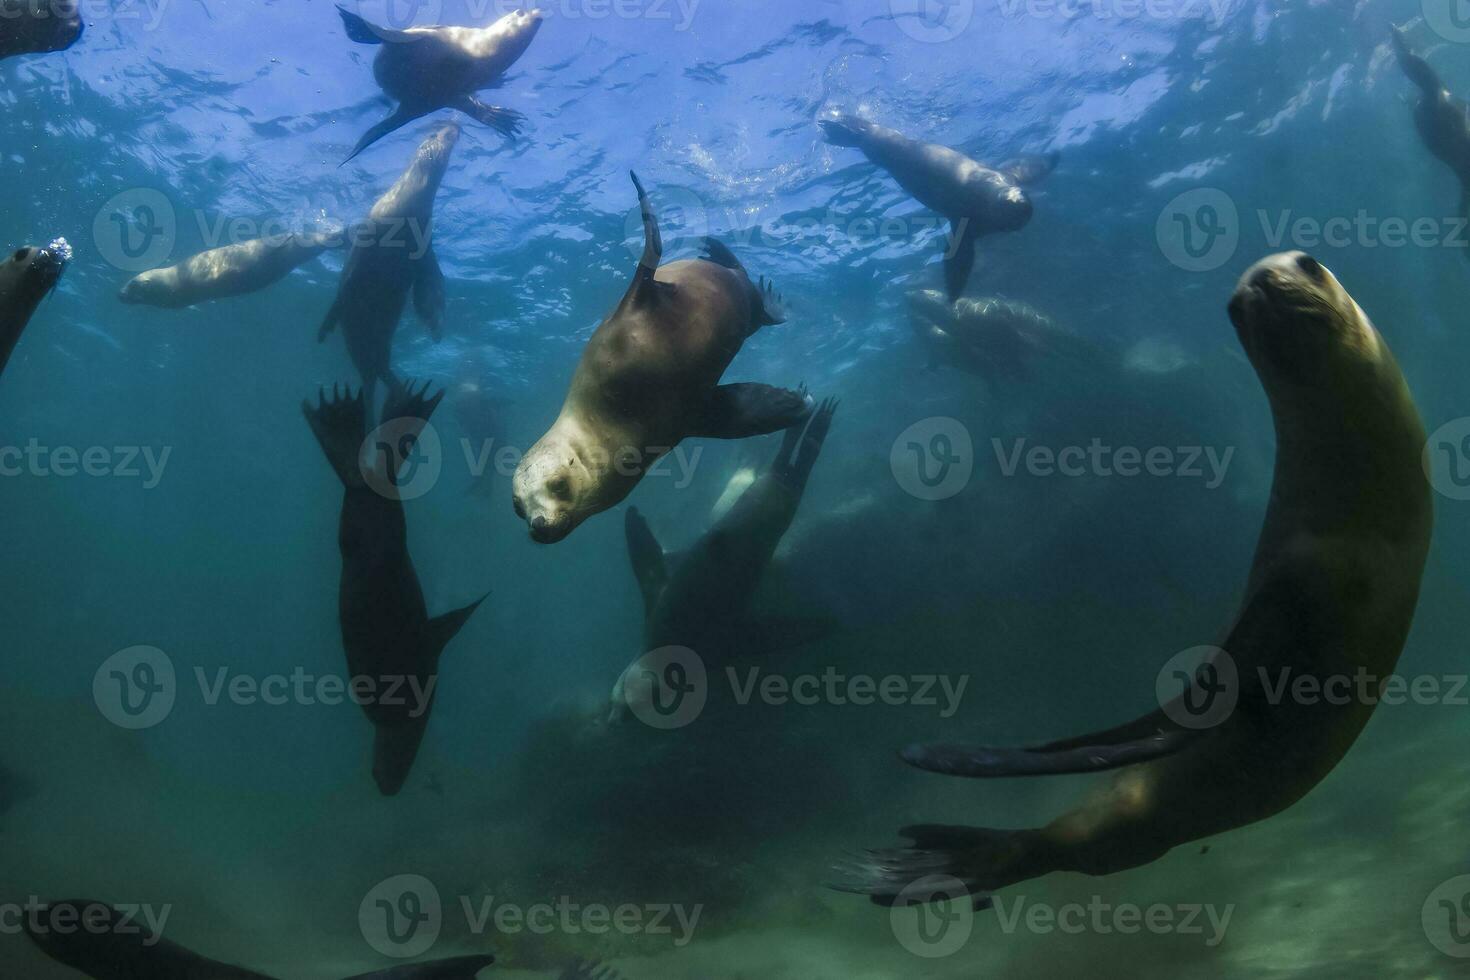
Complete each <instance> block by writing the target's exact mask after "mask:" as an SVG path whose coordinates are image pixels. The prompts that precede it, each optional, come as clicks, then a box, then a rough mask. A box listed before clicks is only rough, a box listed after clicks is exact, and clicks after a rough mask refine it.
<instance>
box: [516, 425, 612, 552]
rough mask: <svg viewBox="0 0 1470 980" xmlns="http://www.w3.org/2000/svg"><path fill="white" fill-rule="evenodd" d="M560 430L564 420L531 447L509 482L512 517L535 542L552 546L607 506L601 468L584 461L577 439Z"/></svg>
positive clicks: (562, 429)
mask: <svg viewBox="0 0 1470 980" xmlns="http://www.w3.org/2000/svg"><path fill="white" fill-rule="evenodd" d="M564 430H565V426H564V425H563V424H558V425H556V426H553V427H552V429H551V431H550V432H548V433H546V435H544V436H542V437H541V441H540V442H538V443H536V445H534V446H532V447H531V451H530V452H528V453H526V456H525V458H524V459H522V460H521V463H520V465H519V466H517V467H516V474H515V480H514V481H513V483H512V491H513V494H514V499H513V503H514V505H515V511H516V516H517V517H519V518H520V519H521V520H523V521H525V522H526V527H527V528H529V529H530V531H531V540H533V541H535V542H537V543H538V544H555V543H556V542H558V541H560V540H562V539H563V538H565V537H566V536H567V535H568V534H571V533H572V532H573V531H574V530H576V528H577V525H579V524H581V523H582V522H583V521H585V520H586V519H587V518H589V517H591V516H592V515H593V514H597V513H600V512H602V511H604V510H606V509H607V506H606V505H605V504H604V503H603V502H602V498H603V496H604V487H603V483H604V482H605V477H606V474H605V473H604V472H603V470H604V467H598V466H593V465H589V457H588V454H587V453H586V452H585V451H584V450H583V449H582V448H581V447H580V445H579V440H576V439H573V438H570V437H569V436H568V434H567V433H566V432H565V431H564Z"/></svg>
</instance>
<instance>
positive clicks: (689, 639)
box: [611, 399, 837, 721]
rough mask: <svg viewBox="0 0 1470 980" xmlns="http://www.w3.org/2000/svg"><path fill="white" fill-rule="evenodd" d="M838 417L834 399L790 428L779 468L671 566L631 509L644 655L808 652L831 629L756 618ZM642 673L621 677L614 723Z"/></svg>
mask: <svg viewBox="0 0 1470 980" xmlns="http://www.w3.org/2000/svg"><path fill="white" fill-rule="evenodd" d="M836 411H837V403H836V402H835V401H832V400H830V399H829V400H827V401H825V402H823V403H822V405H821V407H820V408H818V409H817V411H816V412H815V413H814V414H813V415H812V417H811V419H810V420H809V421H808V422H807V423H806V424H802V423H798V424H797V425H793V426H792V427H791V428H789V429H787V430H786V436H785V438H784V439H783V440H782V441H781V449H780V451H779V452H778V453H777V454H776V458H775V460H773V461H772V463H771V466H770V469H768V470H767V471H766V472H765V473H763V474H762V475H761V476H760V477H759V478H757V479H756V481H755V482H754V483H752V484H751V485H750V486H749V487H748V488H747V489H746V490H745V492H744V493H742V494H741V495H740V498H739V499H738V500H737V501H736V502H735V504H734V505H733V506H732V507H731V508H730V510H729V511H728V512H726V513H725V514H724V515H723V516H722V517H721V518H720V519H719V520H718V521H717V522H716V523H715V526H714V527H712V528H710V530H709V531H707V532H706V533H705V534H704V536H703V537H701V538H700V539H699V540H698V541H697V542H696V543H695V544H694V546H693V547H692V548H690V549H689V550H688V551H687V552H685V553H684V554H683V555H681V556H680V557H679V560H678V562H677V563H674V564H673V565H672V567H671V566H670V562H669V561H668V558H667V556H666V555H665V553H664V550H663V548H662V547H661V546H660V545H659V543H658V539H657V538H655V537H654V536H653V531H652V530H651V529H650V528H649V526H648V522H647V521H645V520H644V519H643V515H642V514H640V513H638V509H637V508H636V507H632V508H629V509H628V516H627V520H626V523H625V529H626V533H627V538H628V555H629V557H630V558H631V559H632V562H633V573H634V574H635V575H636V576H637V578H638V586H639V588H640V590H641V591H642V593H643V606H644V649H645V650H658V649H660V648H663V647H670V646H680V647H686V648H688V649H691V650H693V651H694V652H695V653H697V654H699V655H700V657H701V658H702V659H703V660H704V661H705V663H706V664H707V665H709V664H711V663H714V662H720V661H724V660H727V659H729V657H730V656H732V655H734V654H735V653H737V652H744V653H754V654H760V653H766V652H770V651H773V650H776V649H780V648H785V647H792V646H800V645H802V644H803V643H808V642H812V641H814V640H816V639H818V638H820V637H821V636H822V635H824V634H825V633H827V632H829V631H830V629H831V627H832V623H831V621H830V620H828V619H824V618H818V617H805V618H802V619H800V620H793V619H775V618H772V617H761V616H755V617H753V616H751V615H750V613H749V610H750V604H751V599H752V597H753V596H754V595H755V591H756V587H757V586H758V585H759V584H760V581H761V578H762V577H763V576H764V575H765V573H766V569H767V568H768V567H769V566H770V564H771V559H772V558H773V557H774V556H775V554H776V547H777V546H778V545H779V544H780V543H781V538H782V537H783V536H785V534H786V531H787V530H788V529H789V528H790V527H791V522H792V521H793V520H794V519H795V518H796V509H797V507H798V506H799V505H800V504H801V498H802V494H803V493H805V491H806V484H807V480H808V478H809V477H810V476H811V472H812V467H813V466H815V465H816V462H817V457H818V456H819V455H820V454H821V452H822V445H823V443H824V442H825V441H826V439H827V433H828V431H829V430H830V429H831V427H832V415H833V413H834V412H836ZM643 669H644V667H643V664H642V661H641V658H640V660H639V661H635V662H634V663H633V664H632V665H631V666H629V667H628V669H627V670H625V671H624V672H623V675H622V676H621V677H620V678H618V682H617V685H616V686H615V687H614V689H613V695H612V716H611V717H612V720H615V721H616V720H620V719H622V718H623V717H624V715H625V714H626V712H627V710H628V708H629V707H630V703H629V700H628V699H629V698H630V697H632V696H635V695H634V694H633V691H632V689H630V687H629V685H628V682H629V681H630V680H631V679H632V678H633V676H635V674H636V673H637V672H639V671H641V670H643Z"/></svg>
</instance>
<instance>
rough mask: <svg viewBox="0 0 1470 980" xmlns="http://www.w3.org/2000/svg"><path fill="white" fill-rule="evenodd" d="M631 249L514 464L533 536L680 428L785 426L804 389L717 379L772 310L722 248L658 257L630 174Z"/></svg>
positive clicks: (653, 457)
mask: <svg viewBox="0 0 1470 980" xmlns="http://www.w3.org/2000/svg"><path fill="white" fill-rule="evenodd" d="M633 184H634V186H635V187H636V188H637V191H638V203H639V207H640V209H641V211H642V216H643V233H644V247H643V257H642V259H641V260H640V261H639V263H638V271H637V272H636V273H635V274H634V276H633V283H632V285H630V286H629V287H628V291H627V292H626V293H625V294H624V296H623V299H622V302H620V303H619V304H618V306H617V309H615V310H614V311H613V312H612V313H611V314H610V315H609V316H608V317H607V319H605V320H603V321H602V324H601V325H600V326H598V328H597V330H596V332H595V333H593V335H592V339H591V340H590V341H588V343H587V348H586V350H584V351H583V353H582V359H581V361H580V363H579V364H578V365H577V371H576V374H575V375H574V376H573V378H572V384H571V388H570V390H569V391H568V392H567V397H566V401H565V402H564V403H563V405H562V409H561V414H560V415H559V416H558V417H557V419H556V422H555V423H554V424H553V425H552V427H551V429H550V430H549V431H547V433H546V434H545V435H543V436H542V437H541V439H540V440H539V441H537V443H536V445H534V446H532V447H531V451H530V452H528V453H527V454H526V456H525V458H523V459H522V460H521V463H520V465H519V466H518V467H517V468H516V473H515V481H514V495H515V499H514V503H515V510H516V514H517V515H519V516H520V517H521V518H522V519H523V520H524V521H526V523H527V525H528V526H529V528H530V532H531V537H532V539H533V540H535V541H538V542H541V543H542V544H550V543H553V542H556V541H560V540H562V539H563V538H565V537H566V536H567V535H568V534H571V533H572V531H573V530H575V529H576V528H577V526H578V525H580V524H581V523H582V522H583V521H585V520H586V519H587V518H589V517H591V516H592V515H594V514H598V513H601V512H602V511H605V510H607V509H608V508H610V507H613V506H615V505H617V504H618V503H619V502H621V501H622V500H623V499H624V498H626V497H627V496H628V494H629V493H631V492H632V490H633V488H634V487H635V486H637V484H638V482H639V481H640V480H641V479H642V478H643V475H644V474H645V473H646V472H648V469H649V467H651V466H652V465H653V464H654V463H655V462H657V461H658V460H659V459H660V458H661V457H662V456H663V455H664V454H665V453H668V452H670V451H672V449H673V448H674V447H675V446H677V445H678V444H679V443H680V442H681V441H683V440H684V439H686V438H689V437H691V436H705V437H707V438H712V439H744V438H747V437H749V436H756V435H764V434H766V433H768V432H777V431H779V430H781V429H786V428H790V427H791V426H792V425H795V424H796V423H797V422H799V421H801V419H802V418H804V417H805V416H806V415H807V414H808V413H809V412H810V411H811V406H810V403H809V401H808V399H807V398H806V397H805V396H803V395H801V394H798V393H797V392H794V391H789V390H786V389H782V388H773V387H771V386H770V385H763V384H727V385H721V384H720V378H721V376H722V375H723V374H724V373H725V369H726V368H728V367H729V366H730V362H731V361H732V360H733V359H734V358H735V355H736V354H737V353H739V352H740V347H741V345H742V344H744V343H745V341H746V340H747V339H748V338H749V337H750V336H751V335H752V334H754V333H755V332H756V331H757V330H759V329H760V328H761V327H763V326H770V325H773V324H777V323H781V322H783V320H784V317H783V314H782V313H781V310H780V302H779V300H778V298H777V297H776V294H775V293H774V291H773V290H772V289H771V288H770V287H769V286H767V287H766V288H765V289H761V288H760V287H759V286H757V285H756V284H755V283H754V282H752V281H751V279H750V276H749V275H747V274H746V271H745V267H744V266H742V265H741V264H740V260H739V259H737V258H735V256H734V254H732V253H731V252H730V250H729V249H728V248H726V247H725V246H724V245H722V244H720V243H719V242H717V241H715V240H714V239H712V238H710V239H706V240H705V254H704V256H703V257H701V258H698V259H684V260H680V261H677V262H670V263H669V264H668V265H663V266H661V265H659V260H660V258H661V257H662V255H663V240H662V238H661V236H660V234H659V228H658V219H657V218H656V217H655V216H654V213H653V209H652V207H651V205H650V204H649V202H648V195H647V194H645V193H644V191H643V185H642V184H641V183H639V181H638V177H637V175H636V174H635V175H633Z"/></svg>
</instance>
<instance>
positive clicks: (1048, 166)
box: [997, 150, 1062, 187]
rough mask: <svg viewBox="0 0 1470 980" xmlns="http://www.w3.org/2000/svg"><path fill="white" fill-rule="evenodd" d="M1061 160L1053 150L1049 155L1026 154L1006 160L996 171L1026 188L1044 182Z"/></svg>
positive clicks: (1059, 155)
mask: <svg viewBox="0 0 1470 980" xmlns="http://www.w3.org/2000/svg"><path fill="white" fill-rule="evenodd" d="M1061 160H1062V155H1061V154H1060V153H1058V152H1056V151H1055V150H1053V151H1052V152H1050V153H1027V154H1025V155H1023V156H1019V157H1016V159H1014V160H1008V161H1006V162H1005V163H1003V164H1001V165H1000V167H998V168H997V169H998V171H999V172H1000V173H1001V174H1003V175H1004V176H1006V177H1009V178H1010V179H1011V180H1012V181H1014V182H1015V183H1017V184H1020V185H1021V186H1022V187H1026V186H1028V185H1030V184H1035V183H1038V182H1040V181H1042V180H1044V179H1045V178H1046V177H1047V176H1048V175H1049V174H1050V173H1051V172H1052V171H1053V170H1055V169H1057V164H1058V163H1060V162H1061Z"/></svg>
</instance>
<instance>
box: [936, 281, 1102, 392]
mask: <svg viewBox="0 0 1470 980" xmlns="http://www.w3.org/2000/svg"><path fill="white" fill-rule="evenodd" d="M909 318H910V322H911V324H912V326H913V328H914V332H915V333H916V334H918V336H919V340H920V341H921V342H922V343H923V344H924V346H925V347H926V348H927V349H928V352H929V367H931V368H935V367H938V366H939V365H940V364H950V365H952V366H953V367H955V368H958V369H959V370H961V371H964V372H966V373H967V374H973V375H977V376H979V377H981V378H984V379H985V380H987V381H989V382H991V383H997V382H1002V381H1024V380H1027V379H1029V378H1031V377H1033V376H1034V374H1036V373H1038V372H1045V371H1047V370H1050V369H1052V368H1053V367H1054V366H1055V364H1056V362H1057V360H1058V359H1062V358H1070V359H1074V360H1085V361H1091V362H1094V363H1095V362H1096V361H1097V360H1099V359H1100V354H1101V352H1100V351H1099V350H1098V349H1097V348H1096V347H1095V346H1094V345H1092V344H1091V343H1089V342H1088V341H1086V340H1084V339H1083V338H1081V337H1078V336H1076V335H1075V334H1073V333H1071V332H1070V331H1067V330H1065V329H1063V328H1062V327H1061V326H1059V325H1058V324H1057V323H1056V322H1055V321H1053V320H1052V319H1051V318H1050V317H1048V316H1046V315H1045V314H1044V313H1041V312H1040V311H1038V310H1036V309H1034V308H1033V307H1030V306H1027V305H1026V304H1025V303H1017V302H1014V301H1011V300H1004V299H997V298H994V297H986V298H983V299H961V300H959V301H958V302H955V303H950V302H949V301H948V300H947V299H946V298H945V295H944V294H943V293H941V292H940V291H939V290H937V289H922V290H917V291H915V292H913V293H911V294H909Z"/></svg>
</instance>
